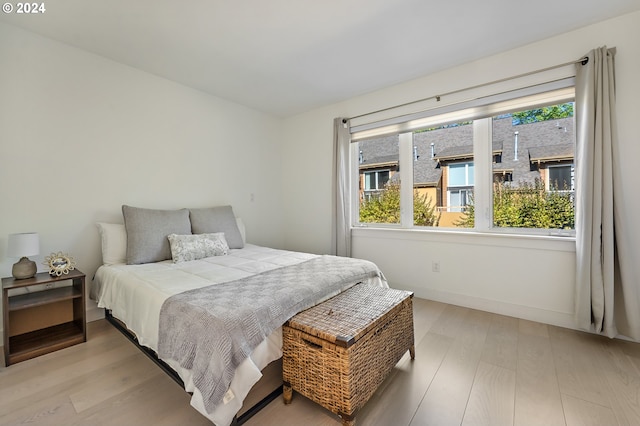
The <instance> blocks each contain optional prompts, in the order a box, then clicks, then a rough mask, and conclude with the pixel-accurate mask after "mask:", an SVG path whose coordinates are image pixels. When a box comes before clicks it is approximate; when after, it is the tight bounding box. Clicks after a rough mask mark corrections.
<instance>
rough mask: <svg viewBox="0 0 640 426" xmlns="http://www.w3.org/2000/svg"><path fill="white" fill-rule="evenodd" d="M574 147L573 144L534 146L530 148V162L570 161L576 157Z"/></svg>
mask: <svg viewBox="0 0 640 426" xmlns="http://www.w3.org/2000/svg"><path fill="white" fill-rule="evenodd" d="M574 151H575V149H574V146H573V144H572V143H569V144H562V145H545V146H534V147H531V148H529V161H531V162H532V163H534V162H547V161H557V160H570V159H572V158H573V157H574V155H575V154H574Z"/></svg>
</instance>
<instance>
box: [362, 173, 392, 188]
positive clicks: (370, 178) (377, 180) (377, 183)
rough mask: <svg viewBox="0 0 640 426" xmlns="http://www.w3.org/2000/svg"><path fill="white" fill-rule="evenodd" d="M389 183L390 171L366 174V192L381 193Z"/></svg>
mask: <svg viewBox="0 0 640 426" xmlns="http://www.w3.org/2000/svg"><path fill="white" fill-rule="evenodd" d="M387 182H389V170H378V171H375V172H365V173H364V190H365V191H379V190H383V189H384V186H385V185H386V184H387Z"/></svg>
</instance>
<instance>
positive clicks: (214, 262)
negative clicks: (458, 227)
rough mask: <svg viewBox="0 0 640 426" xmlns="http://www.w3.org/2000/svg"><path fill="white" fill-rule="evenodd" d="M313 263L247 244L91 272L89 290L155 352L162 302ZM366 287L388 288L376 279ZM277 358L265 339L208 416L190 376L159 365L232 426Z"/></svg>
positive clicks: (273, 341) (273, 340) (276, 336)
mask: <svg viewBox="0 0 640 426" xmlns="http://www.w3.org/2000/svg"><path fill="white" fill-rule="evenodd" d="M314 257H317V256H316V255H313V254H308V253H298V252H291V251H285V250H277V249H271V248H267V247H261V246H255V245H251V244H246V245H245V247H244V248H243V249H235V250H230V251H229V254H228V255H227V256H217V257H208V258H205V259H201V260H196V261H192V262H184V263H178V264H174V263H173V262H172V261H170V260H167V261H164V262H157V263H148V264H143V265H109V266H106V265H103V266H101V267H100V268H98V271H97V272H96V275H95V279H94V285H96V288H95V294H96V295H97V299H98V306H99V307H101V308H106V309H110V310H111V312H112V314H113V316H114V317H116V318H118V319H119V320H121V321H123V322H124V323H125V324H126V326H127V327H128V328H129V329H130V330H131V331H133V332H134V333H135V334H136V336H137V338H138V342H139V343H140V344H141V345H144V346H147V347H149V348H151V349H153V350H154V351H156V352H157V351H158V324H159V318H160V308H161V307H162V304H163V303H164V301H165V300H166V299H167V298H168V297H170V296H172V295H174V294H178V293H181V292H183V291H187V290H192V289H196V288H201V287H205V286H208V285H212V284H219V283H222V282H227V281H232V280H236V279H239V278H244V277H248V276H250V275H254V274H257V273H261V272H265V271H269V270H273V269H276V268H279V267H282V266H288V265H294V264H297V263H301V262H303V261H305V260H309V259H312V258H314ZM371 283H373V284H378V285H382V286H385V287H386V286H387V283H386V282H384V280H383V279H381V278H375V279H372V281H371ZM281 356H282V331H281V329H278V330H277V331H275V332H274V333H272V334H271V335H270V336H269V337H268V338H267V339H265V340H264V341H263V342H262V343H261V344H260V345H259V346H258V347H257V348H256V349H255V350H254V351H253V353H252V354H251V357H249V358H247V359H246V360H245V361H244V362H243V363H242V364H241V365H240V366H239V367H238V369H237V370H236V373H235V376H234V378H233V381H232V382H231V386H230V388H229V391H228V392H227V395H226V396H225V403H224V404H222V405H220V406H219V407H218V408H217V409H216V410H215V411H214V412H213V413H207V412H206V410H205V409H204V403H203V400H202V395H201V394H200V393H199V391H198V390H197V389H196V388H195V387H194V386H193V381H192V378H191V373H190V371H188V370H185V369H183V368H181V367H180V366H179V365H178V364H177V363H176V362H173V361H172V360H164V361H165V362H167V364H169V365H170V366H171V367H172V368H173V369H174V370H176V371H177V372H178V374H179V375H180V377H181V378H182V380H183V381H184V383H185V390H186V391H188V392H192V393H193V396H192V398H191V405H192V406H193V407H194V408H195V409H196V410H198V411H199V412H200V413H201V414H203V415H204V416H205V417H207V418H208V419H210V420H211V421H212V422H214V423H215V424H216V425H218V426H225V425H228V424H230V423H231V421H232V420H233V416H235V414H236V413H237V412H238V410H240V408H241V407H242V401H243V400H244V398H245V397H246V395H247V393H248V392H249V390H250V389H251V387H252V386H253V385H254V384H255V383H256V382H257V381H258V380H259V379H260V377H262V373H261V372H260V370H262V369H263V368H264V367H266V366H267V365H268V364H269V363H270V362H271V361H274V360H276V359H278V358H280V357H281Z"/></svg>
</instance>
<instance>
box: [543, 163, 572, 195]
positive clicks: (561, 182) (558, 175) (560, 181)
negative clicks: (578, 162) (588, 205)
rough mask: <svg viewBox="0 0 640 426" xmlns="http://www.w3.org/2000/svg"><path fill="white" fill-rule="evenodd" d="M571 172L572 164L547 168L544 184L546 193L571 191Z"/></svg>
mask: <svg viewBox="0 0 640 426" xmlns="http://www.w3.org/2000/svg"><path fill="white" fill-rule="evenodd" d="M573 170H574V169H573V164H567V165H563V166H549V173H548V174H547V176H548V179H547V182H546V189H547V191H554V190H555V191H573V190H574V179H573V178H574V176H573Z"/></svg>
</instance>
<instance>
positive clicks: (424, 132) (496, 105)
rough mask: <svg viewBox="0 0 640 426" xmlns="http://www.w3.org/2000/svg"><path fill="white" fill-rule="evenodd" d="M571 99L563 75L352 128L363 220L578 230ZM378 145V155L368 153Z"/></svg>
mask: <svg viewBox="0 0 640 426" xmlns="http://www.w3.org/2000/svg"><path fill="white" fill-rule="evenodd" d="M573 97H574V88H573V79H565V80H562V81H554V82H553V83H548V84H545V85H541V86H540V87H535V88H531V87H528V88H527V89H522V90H520V91H517V90H516V91H511V92H507V93H505V94H503V95H501V96H498V95H496V97H491V98H488V99H482V102H483V103H482V104H481V105H476V103H478V102H480V101H478V100H475V101H469V102H467V103H465V104H463V105H459V106H455V105H453V106H448V107H443V108H442V109H439V110H434V111H430V112H428V113H425V114H423V116H421V117H415V115H412V116H410V117H409V118H410V119H408V120H407V121H404V122H403V121H401V120H400V119H398V120H396V121H397V122H393V121H392V120H387V121H386V122H384V123H382V124H381V125H380V127H379V128H377V127H375V124H374V125H369V126H361V128H358V126H356V127H352V140H353V141H354V142H355V143H356V146H355V147H354V149H353V150H352V153H354V159H353V160H352V164H354V165H356V164H357V167H358V170H359V174H360V176H361V180H362V183H361V191H360V197H359V200H360V202H359V205H358V207H359V211H360V215H359V220H358V222H359V223H360V224H367V223H388V224H397V225H396V226H401V227H405V228H407V227H408V228H410V227H414V226H428V227H441V228H460V229H474V230H477V231H491V230H493V231H499V230H510V232H519V233H533V234H540V233H543V234H545V233H546V234H558V233H559V232H558V230H559V231H561V232H560V233H559V234H561V235H573V234H572V231H571V230H573V228H574V206H573V201H574V200H573V190H574V178H573V175H574V151H575V134H574V119H573ZM476 101H477V102H476ZM470 104H473V105H471V106H470ZM374 135H380V136H376V137H373V136H374ZM373 146H377V148H376V150H377V151H378V152H377V156H378V157H379V158H378V161H377V162H376V161H370V162H367V158H366V157H367V155H364V161H363V156H362V153H365V154H366V153H367V152H369V153H370V154H372V150H371V149H370V148H371V147H373ZM374 151H375V150H374ZM358 153H360V155H359V154H358ZM383 160H384V161H392V162H393V164H392V166H391V167H389V165H390V164H391V163H388V162H387V163H384V161H383ZM374 166H376V167H378V168H375V167H374ZM382 166H385V167H387V168H385V169H383V168H381V167H382ZM380 183H383V184H382V186H380ZM388 191H390V192H388ZM362 192H364V193H367V192H372V193H374V192H375V193H378V194H380V193H381V192H385V193H387V195H389V196H388V197H378V198H377V200H378V201H382V198H386V200H384V201H385V202H386V206H382V205H381V204H383V203H381V202H380V203H378V204H377V205H375V206H374V205H373V204H372V203H370V202H369V200H368V199H367V197H366V196H363V195H362ZM391 192H393V196H391ZM369 198H371V197H369ZM367 203H368V204H367ZM374 207H375V209H374ZM384 209H386V211H387V213H384V214H380V213H379V212H380V211H381V210H384ZM372 210H377V211H378V215H379V216H382V217H383V218H382V219H380V218H377V217H376V215H374V214H373V213H372ZM363 212H364V213H365V214H363ZM476 212H482V213H483V214H482V215H478V216H476ZM566 231H569V234H567V233H566Z"/></svg>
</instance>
